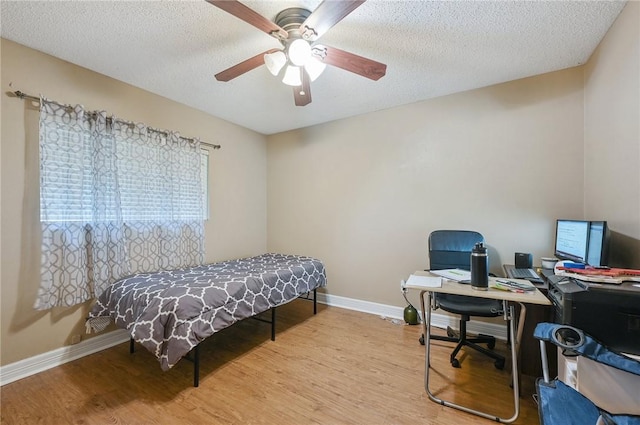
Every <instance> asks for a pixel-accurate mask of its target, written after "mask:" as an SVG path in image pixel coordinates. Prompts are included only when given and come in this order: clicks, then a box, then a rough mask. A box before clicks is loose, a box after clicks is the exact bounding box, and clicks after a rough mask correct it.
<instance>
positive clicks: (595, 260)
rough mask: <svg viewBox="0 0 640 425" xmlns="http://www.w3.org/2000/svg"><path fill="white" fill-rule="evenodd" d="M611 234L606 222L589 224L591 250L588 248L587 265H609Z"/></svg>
mask: <svg viewBox="0 0 640 425" xmlns="http://www.w3.org/2000/svg"><path fill="white" fill-rule="evenodd" d="M609 240H610V233H609V228H608V227H607V222H606V221H591V222H589V248H587V264H588V265H590V266H594V267H604V266H607V265H608V263H609Z"/></svg>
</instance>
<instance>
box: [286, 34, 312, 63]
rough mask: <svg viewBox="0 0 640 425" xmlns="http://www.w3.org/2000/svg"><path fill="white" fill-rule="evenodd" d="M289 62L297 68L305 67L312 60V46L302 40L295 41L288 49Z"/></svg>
mask: <svg viewBox="0 0 640 425" xmlns="http://www.w3.org/2000/svg"><path fill="white" fill-rule="evenodd" d="M287 53H288V54H289V61H291V63H292V64H294V65H295V66H304V64H305V63H307V61H308V60H309V59H310V58H311V45H310V44H309V43H308V42H306V41H305V40H303V39H301V38H297V39H295V40H293V41H292V42H291V43H290V44H289V47H288V48H287Z"/></svg>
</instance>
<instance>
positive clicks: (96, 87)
mask: <svg viewBox="0 0 640 425" xmlns="http://www.w3.org/2000/svg"><path fill="white" fill-rule="evenodd" d="M1 48H2V51H1V53H2V57H1V60H2V90H3V91H4V92H6V91H9V90H22V91H24V92H27V93H29V94H34V95H38V94H39V93H42V94H43V95H45V96H46V97H48V98H50V99H54V100H57V101H60V102H63V103H81V104H83V105H85V106H86V107H87V108H90V109H105V110H107V111H108V112H110V113H114V114H116V115H118V116H120V117H122V118H124V119H128V120H133V121H141V122H145V123H147V124H149V125H151V126H154V127H158V128H166V129H172V130H178V131H180V132H181V134H183V135H185V136H190V137H200V138H201V139H202V140H203V141H206V142H210V143H218V144H221V145H222V149H220V150H216V151H211V152H210V156H209V158H210V173H209V189H210V200H211V202H210V211H211V214H210V216H211V219H210V220H209V221H208V222H207V224H206V228H205V232H206V259H207V261H214V260H223V259H229V258H236V257H240V256H247V255H257V254H261V253H263V252H265V250H266V243H267V242H266V240H267V236H266V196H267V195H266V183H265V182H266V145H265V137H264V136H262V135H260V134H257V133H255V132H253V131H250V130H247V129H245V128H242V127H239V126H237V125H234V124H231V123H228V122H226V121H223V120H221V119H218V118H215V117H212V116H210V115H207V114H205V113H202V112H199V111H196V110H194V109H191V108H188V107H186V106H184V105H181V104H179V103H176V102H173V101H169V100H168V99H166V98H163V97H160V96H157V95H154V94H151V93H148V92H145V91H143V90H140V89H137V88H135V87H132V86H129V85H126V84H123V83H121V82H119V81H116V80H113V79H110V78H107V77H105V76H103V75H100V74H97V73H94V72H91V71H89V70H86V69H83V68H80V67H77V66H75V65H72V64H70V63H67V62H64V61H61V60H58V59H55V58H53V57H51V56H47V55H44V54H42V53H39V52H37V51H35V50H32V49H28V48H26V47H24V46H20V45H18V44H15V43H13V42H10V41H7V40H4V39H3V40H2V45H1ZM1 98H2V144H1V161H2V172H1V176H2V180H1V183H2V199H1V201H2V207H1V208H2V210H1V213H2V227H1V236H2V262H1V267H2V270H1V277H2V281H1V286H0V289H1V307H2V310H1V320H2V323H1V329H0V331H1V338H2V339H1V344H0V345H1V347H2V348H1V351H0V355H1V364H2V365H5V364H8V363H12V362H15V361H17V360H21V359H24V358H27V357H30V356H34V355H36V354H40V353H44V352H47V351H50V350H53V349H56V348H59V347H61V346H63V345H68V344H69V343H70V340H71V336H72V335H74V334H83V337H85V335H84V317H85V315H86V313H87V309H88V304H84V305H81V306H79V307H76V308H67V309H62V308H60V309H53V310H50V311H43V312H39V311H35V310H33V308H32V306H33V302H34V300H35V294H36V291H37V287H38V274H39V266H40V264H39V261H40V254H39V241H38V235H37V229H38V226H39V225H38V171H37V164H38V162H37V161H38V157H37V155H38V139H37V137H38V136H37V131H38V128H37V125H38V116H37V110H36V109H34V108H32V107H30V103H29V102H25V101H21V100H18V99H15V98H11V97H8V96H7V95H6V94H5V93H2V96H1ZM25 140H27V141H28V143H25ZM238 164H242V167H239V166H238Z"/></svg>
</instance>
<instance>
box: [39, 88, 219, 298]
mask: <svg viewBox="0 0 640 425" xmlns="http://www.w3.org/2000/svg"><path fill="white" fill-rule="evenodd" d="M202 151H203V150H202V149H200V146H199V142H198V141H192V140H189V139H185V138H182V137H180V136H179V135H178V134H177V133H173V132H165V131H159V130H155V129H152V128H148V127H146V126H144V125H143V124H132V123H129V122H125V121H121V120H117V119H115V118H108V117H107V116H106V112H104V111H101V112H90V111H89V112H88V111H85V110H84V109H83V108H82V107H81V106H76V107H75V108H72V107H69V106H64V105H59V104H57V103H54V102H48V101H46V100H42V101H41V114H40V218H41V228H42V267H41V271H42V273H41V286H40V291H39V293H38V300H37V302H36V308H40V309H42V308H50V307H53V306H56V305H64V306H70V305H74V304H77V303H80V302H83V301H86V300H87V299H90V298H92V297H95V296H98V295H99V294H100V293H102V291H103V290H104V289H105V288H106V287H107V286H108V285H109V284H110V283H112V282H114V281H115V280H117V279H119V278H121V277H123V276H125V275H130V274H133V273H137V272H150V271H157V270H162V269H172V268H182V267H188V266H193V265H197V264H201V263H202V260H203V256H204V252H203V251H204V231H203V227H204V217H205V211H206V209H205V207H206V205H207V204H206V203H205V202H206V196H205V195H206V194H207V185H206V183H207V180H208V179H207V168H208V153H207V154H206V155H204V154H203V153H202Z"/></svg>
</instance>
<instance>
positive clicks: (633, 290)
mask: <svg viewBox="0 0 640 425" xmlns="http://www.w3.org/2000/svg"><path fill="white" fill-rule="evenodd" d="M545 278H546V280H547V282H548V284H549V290H548V293H547V296H548V298H549V299H550V300H551V302H552V303H553V307H554V318H555V322H556V323H562V324H566V325H571V326H574V327H576V328H578V329H582V330H583V331H584V332H586V333H588V334H589V335H591V336H592V337H593V338H595V339H597V340H598V341H600V342H601V343H603V344H604V345H606V346H607V347H609V348H611V349H613V350H615V351H618V352H622V353H629V354H636V355H640V282H623V283H622V284H620V285H613V284H599V283H592V282H585V281H581V280H577V279H571V278H564V277H563V276H559V275H553V274H550V275H548V276H545Z"/></svg>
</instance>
